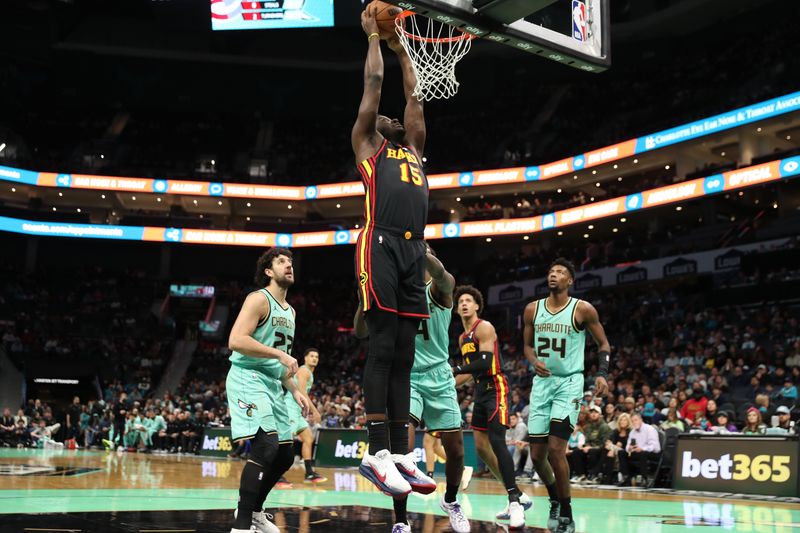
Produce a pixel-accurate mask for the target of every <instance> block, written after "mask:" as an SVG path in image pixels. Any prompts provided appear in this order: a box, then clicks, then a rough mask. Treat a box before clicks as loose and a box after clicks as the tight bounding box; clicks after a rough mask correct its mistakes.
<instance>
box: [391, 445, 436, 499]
mask: <svg viewBox="0 0 800 533" xmlns="http://www.w3.org/2000/svg"><path fill="white" fill-rule="evenodd" d="M415 459H416V456H415V455H414V452H411V453H407V454H406V455H399V454H393V455H392V460H393V461H394V464H395V465H396V466H397V471H398V472H400V475H401V476H403V478H405V480H406V481H408V484H409V485H411V490H413V491H414V492H419V493H420V494H430V493H431V492H433V491H435V490H436V482H435V481H434V480H433V478H430V477H428V476H427V475H426V474H425V473H424V472H423V471H422V470H420V469H419V467H417V462H416V460H415Z"/></svg>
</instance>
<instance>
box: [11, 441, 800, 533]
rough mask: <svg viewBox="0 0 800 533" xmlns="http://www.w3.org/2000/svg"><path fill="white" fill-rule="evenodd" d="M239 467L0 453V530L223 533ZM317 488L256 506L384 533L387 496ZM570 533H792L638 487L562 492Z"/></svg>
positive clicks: (296, 522)
mask: <svg viewBox="0 0 800 533" xmlns="http://www.w3.org/2000/svg"><path fill="white" fill-rule="evenodd" d="M242 465H243V463H242V462H241V461H228V460H217V459H208V458H200V457H194V456H180V457H178V456H161V455H142V454H129V453H126V454H117V453H104V452H86V451H49V450H8V449H6V450H0V532H1V533H11V532H28V531H76V532H78V531H80V532H103V533H105V532H110V533H114V532H151V533H155V532H156V531H161V532H167V531H170V532H176V533H177V532H178V531H182V532H187V533H189V532H195V531H197V532H209V533H211V532H214V533H227V532H228V531H230V527H231V522H232V520H231V516H232V509H233V508H234V507H235V506H236V500H237V489H238V484H239V473H240V472H241V468H242ZM320 470H321V473H322V474H323V475H325V476H327V477H328V481H326V482H324V483H320V484H317V485H309V484H304V483H303V481H302V477H303V470H302V468H295V469H292V470H291V471H290V472H289V474H288V477H289V479H290V481H292V482H293V483H294V486H293V488H292V489H286V490H275V491H273V492H272V494H270V496H269V498H268V499H267V504H266V506H267V508H268V511H269V512H272V513H274V514H275V515H276V523H277V524H278V525H279V526H280V527H281V530H282V531H289V532H295V531H299V532H301V533H304V532H312V531H313V532H322V531H325V532H328V531H331V532H334V531H358V532H359V533H361V532H364V533H371V532H373V531H374V532H387V533H388V531H389V530H390V529H391V523H392V517H391V503H392V502H391V500H390V499H389V498H388V497H386V496H384V495H382V494H380V493H379V492H377V491H376V490H375V489H374V488H373V487H372V485H371V484H370V483H369V482H368V481H366V480H365V479H363V478H362V477H361V476H360V475H358V473H357V472H356V471H355V470H352V469H337V470H334V469H320ZM439 481H440V486H439V490H437V492H436V493H435V494H432V495H429V496H418V495H412V497H411V498H410V500H409V510H410V511H411V520H412V530H413V531H424V532H426V533H428V532H438V531H448V530H449V528H448V522H447V519H446V518H445V517H444V513H442V512H441V510H440V509H439V506H438V502H439V498H440V497H441V493H443V491H444V480H443V479H439ZM522 488H523V490H525V492H527V493H528V494H529V495H530V496H531V497H532V498H533V500H534V507H533V509H532V510H530V511H529V512H528V513H527V524H528V529H527V530H528V531H529V532H535V533H538V532H545V531H546V529H544V528H545V524H546V514H547V499H546V491H545V490H544V488H543V487H541V486H539V485H536V486H534V485H522ZM503 493H504V491H503V489H502V487H501V486H500V485H499V483H497V482H495V481H489V480H484V479H475V480H473V482H472V484H471V485H470V487H469V489H468V490H467V492H465V493H463V494H461V495H459V500H460V501H461V503H462V506H463V508H464V510H465V512H466V514H467V516H468V517H470V519H471V521H472V525H473V528H472V530H473V531H476V532H485V531H492V532H497V531H505V528H503V526H502V525H497V524H495V523H494V514H495V513H496V512H497V511H499V510H500V509H502V508H503V507H504V505H505V498H504V497H503ZM573 509H574V514H575V519H576V523H577V526H578V531H579V532H582V533H639V532H645V533H672V532H675V533H677V532H684V531H695V530H696V528H697V527H700V526H703V527H711V528H717V529H720V530H723V531H752V532H765V533H766V532H777V533H800V505H792V504H781V503H770V502H753V501H746V500H724V499H721V498H698V497H694V496H676V495H667V494H657V493H653V492H647V491H615V490H598V489H588V490H587V489H583V488H577V487H576V488H574V490H573Z"/></svg>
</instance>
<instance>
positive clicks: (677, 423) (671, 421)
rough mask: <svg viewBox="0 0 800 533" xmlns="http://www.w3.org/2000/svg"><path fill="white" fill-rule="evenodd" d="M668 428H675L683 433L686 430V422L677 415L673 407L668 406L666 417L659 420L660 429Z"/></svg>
mask: <svg viewBox="0 0 800 533" xmlns="http://www.w3.org/2000/svg"><path fill="white" fill-rule="evenodd" d="M669 428H677V429H678V431H680V432H681V433H683V432H684V431H686V424H684V423H683V420H681V419H680V417H679V416H678V411H677V409H675V407H670V408H669V410H668V411H667V419H666V420H664V421H663V422H661V429H663V430H667V429H669Z"/></svg>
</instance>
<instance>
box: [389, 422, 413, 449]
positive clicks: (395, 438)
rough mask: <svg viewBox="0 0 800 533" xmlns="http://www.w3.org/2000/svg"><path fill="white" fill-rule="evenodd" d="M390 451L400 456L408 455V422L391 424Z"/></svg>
mask: <svg viewBox="0 0 800 533" xmlns="http://www.w3.org/2000/svg"><path fill="white" fill-rule="evenodd" d="M389 449H390V450H392V453H397V454H400V455H405V454H407V453H408V421H406V420H403V421H400V422H398V421H396V420H392V421H391V422H389Z"/></svg>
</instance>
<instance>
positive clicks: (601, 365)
mask: <svg viewBox="0 0 800 533" xmlns="http://www.w3.org/2000/svg"><path fill="white" fill-rule="evenodd" d="M597 358H598V365H597V376H598V377H604V378H608V364H609V361H610V360H611V354H610V353H609V352H606V351H602V352H599V353H598V354H597Z"/></svg>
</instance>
